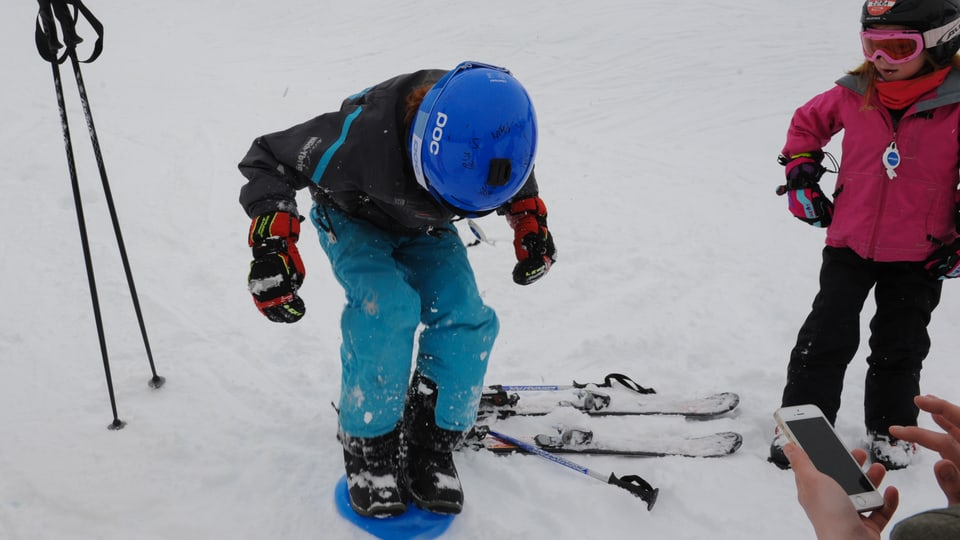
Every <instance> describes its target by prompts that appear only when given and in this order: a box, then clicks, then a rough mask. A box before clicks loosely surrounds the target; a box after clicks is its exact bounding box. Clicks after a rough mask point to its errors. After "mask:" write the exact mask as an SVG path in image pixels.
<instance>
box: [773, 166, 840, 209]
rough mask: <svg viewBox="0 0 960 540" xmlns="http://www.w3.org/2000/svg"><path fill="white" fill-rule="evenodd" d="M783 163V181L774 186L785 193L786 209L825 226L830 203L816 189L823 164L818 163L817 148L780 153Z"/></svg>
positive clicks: (819, 190) (820, 191)
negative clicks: (804, 151) (785, 178)
mask: <svg viewBox="0 0 960 540" xmlns="http://www.w3.org/2000/svg"><path fill="white" fill-rule="evenodd" d="M780 158H781V159H780V163H781V164H783V165H784V166H785V167H786V176H787V183H786V184H785V185H782V186H780V187H778V188H777V195H784V194H785V195H786V196H787V203H788V208H789V209H790V213H791V214H793V215H794V216H795V217H796V218H797V219H799V220H800V221H803V222H805V223H809V224H810V225H813V226H814V227H829V226H830V222H831V221H833V203H832V202H830V199H828V198H827V196H826V195H824V194H823V190H822V189H820V177H821V176H823V173H824V172H826V170H827V169H826V168H824V166H823V165H821V164H820V160H821V159H823V154H822V153H821V152H813V153H803V154H797V155H795V156H791V157H789V158H787V157H785V156H780Z"/></svg>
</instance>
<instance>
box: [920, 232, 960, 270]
mask: <svg viewBox="0 0 960 540" xmlns="http://www.w3.org/2000/svg"><path fill="white" fill-rule="evenodd" d="M923 267H924V268H926V269H927V272H929V273H930V275H931V276H933V277H935V278H937V279H949V278H955V277H960V238H957V239H956V240H954V241H953V242H951V243H949V244H946V245H944V246H941V247H940V248H938V249H937V250H936V251H934V252H933V253H931V254H930V256H929V257H927V260H925V261H923Z"/></svg>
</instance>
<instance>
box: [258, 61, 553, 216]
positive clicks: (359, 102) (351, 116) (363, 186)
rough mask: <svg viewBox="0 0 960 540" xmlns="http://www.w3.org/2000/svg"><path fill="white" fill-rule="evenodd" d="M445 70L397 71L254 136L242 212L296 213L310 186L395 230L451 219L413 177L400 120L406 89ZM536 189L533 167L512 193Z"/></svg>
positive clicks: (330, 201) (324, 198) (321, 198)
mask: <svg viewBox="0 0 960 540" xmlns="http://www.w3.org/2000/svg"><path fill="white" fill-rule="evenodd" d="M445 73H446V71H444V70H435V69H432V70H421V71H417V72H415V73H409V74H405V75H399V76H397V77H394V78H392V79H389V80H387V81H384V82H382V83H380V84H377V85H376V86H373V87H370V88H368V89H366V90H364V91H362V92H360V93H359V94H355V95H353V96H350V97H348V98H347V99H345V100H344V101H343V104H342V105H341V106H340V110H339V111H336V112H330V113H326V114H322V115H320V116H318V117H316V118H313V119H311V120H308V121H306V122H304V123H302V124H299V125H296V126H293V127H291V128H289V129H287V130H285V131H279V132H276V133H271V134H268V135H263V136H261V137H258V138H257V139H256V140H255V141H254V142H253V145H251V147H250V150H249V151H248V152H247V155H246V156H245V157H244V158H243V160H242V161H241V162H240V164H239V167H240V172H241V173H242V174H243V175H244V176H245V177H246V178H247V183H246V184H245V185H244V186H243V188H242V189H241V190H240V204H242V205H243V208H244V210H245V211H246V212H247V215H248V216H250V217H254V216H258V215H261V214H266V213H269V212H273V211H276V210H283V211H287V212H292V213H294V214H297V213H298V212H297V206H296V192H297V190H300V189H303V188H305V187H309V188H310V192H311V196H312V197H313V200H314V201H315V202H316V203H319V204H320V205H322V206H329V205H333V206H335V207H337V208H339V209H340V210H342V211H344V212H346V213H347V214H348V215H350V216H352V217H355V218H360V219H364V220H367V221H369V222H371V223H373V224H375V225H377V226H379V227H381V228H384V229H388V230H392V231H397V232H402V233H416V232H423V231H427V230H429V229H430V228H432V227H435V226H438V225H443V224H446V223H449V222H450V221H452V220H453V219H454V218H456V216H455V214H454V213H453V212H451V211H450V210H449V209H447V208H446V207H445V206H443V205H441V204H440V203H438V202H437V200H436V199H434V198H433V196H432V195H430V193H429V192H427V191H426V190H425V189H423V188H422V187H421V186H420V185H419V184H418V183H417V180H416V177H415V176H414V174H413V166H412V164H411V161H410V153H409V150H408V145H407V137H408V130H407V129H406V128H404V125H403V118H404V116H405V113H406V103H405V100H406V96H407V95H408V94H409V93H410V92H411V91H412V90H414V89H416V88H418V87H420V86H423V85H432V84H434V83H435V82H436V81H437V80H439V79H440V77H442V76H443V75H444V74H445ZM537 194H538V188H537V181H536V179H535V178H534V175H533V173H532V172H531V174H530V177H529V178H528V180H527V182H526V183H525V184H524V186H523V187H522V188H521V190H520V192H519V193H518V194H517V195H516V196H514V198H513V199H512V200H517V199H522V198H525V197H530V196H533V195H537Z"/></svg>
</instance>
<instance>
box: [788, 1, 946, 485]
mask: <svg viewBox="0 0 960 540" xmlns="http://www.w3.org/2000/svg"><path fill="white" fill-rule="evenodd" d="M860 22H861V24H862V30H863V31H862V32H861V39H862V43H863V53H864V56H865V57H866V61H865V62H864V63H863V64H862V65H861V66H860V67H859V68H857V69H855V70H854V71H852V72H850V73H849V74H848V75H847V76H845V77H843V78H841V79H840V80H839V81H837V85H836V86H834V87H833V88H831V89H830V90H827V91H826V92H824V93H822V94H820V95H818V96H816V97H814V98H813V99H812V100H810V101H809V102H807V103H806V104H805V105H803V106H802V107H800V108H799V109H797V111H796V113H795V114H794V116H793V119H792V121H791V123H790V127H789V129H788V131H787V142H786V145H785V146H784V149H783V152H782V155H781V156H780V159H781V163H782V164H784V165H785V166H786V177H787V182H786V184H785V185H784V186H781V187H780V189H779V190H778V192H779V193H781V194H786V195H787V198H788V200H789V209H790V211H791V212H792V213H793V214H794V215H795V216H796V217H797V218H799V219H801V220H803V221H805V222H807V223H809V224H811V225H814V226H818V227H824V228H826V230H827V238H826V247H825V248H824V250H823V264H822V266H821V269H820V291H819V293H818V294H817V296H816V298H815V299H814V301H813V308H812V310H811V312H810V315H809V316H808V317H807V319H806V321H805V322H804V324H803V326H802V327H801V328H800V332H799V335H798V337H797V343H796V346H795V347H794V348H793V350H792V351H791V354H790V363H789V365H788V367H787V382H786V386H785V388H784V390H783V398H782V405H783V406H789V405H800V404H805V403H813V404H815V405H817V406H819V407H820V408H821V409H822V410H823V412H824V413H825V414H826V416H827V418H829V419H830V421H831V422H834V421H835V420H836V415H837V411H838V409H839V408H840V394H841V391H842V389H843V376H844V372H845V371H846V367H847V365H848V364H849V363H850V361H851V360H852V359H853V356H854V355H855V354H856V351H857V347H858V345H859V343H860V333H859V331H860V312H861V310H862V309H863V304H864V301H865V300H866V297H867V294H868V293H869V292H870V290H871V289H873V291H874V297H875V300H876V306H877V311H876V314H875V315H874V317H873V319H872V320H871V322H870V332H871V335H870V341H869V343H870V355H869V356H868V357H867V363H868V365H869V367H868V370H867V377H866V385H865V395H864V417H865V418H864V422H865V424H866V428H867V434H868V437H869V441H870V443H869V444H870V452H871V456H872V458H873V459H874V460H875V461H879V462H881V463H883V464H884V465H885V466H886V467H887V468H888V469H894V468H903V467H906V466H907V465H909V464H910V461H911V459H912V457H913V455H914V454H915V452H916V447H915V446H914V445H912V444H911V443H908V442H905V441H898V440H896V439H894V438H892V437H890V434H889V432H888V428H889V427H890V426H891V425H916V424H917V415H918V410H917V408H916V406H915V405H914V403H913V398H914V396H916V395H918V394H919V393H920V369H921V365H922V363H923V360H924V358H925V357H926V356H927V353H928V352H929V350H930V338H929V335H928V333H927V324H928V323H929V322H930V315H931V313H932V312H933V310H934V308H935V307H936V306H937V304H938V302H939V301H940V289H941V285H942V279H944V278H952V277H957V276H960V240H958V234H957V227H958V223H957V215H958V213H957V201H958V191H957V188H958V183H960V173H958V170H960V61H958V57H957V56H956V54H957V51H958V49H960V0H868V1H867V2H866V3H865V4H864V6H863V11H862V15H861V19H860ZM840 130H844V136H843V145H842V152H843V154H842V162H843V163H842V165H841V166H840V167H839V171H838V177H837V183H836V189H835V190H834V193H833V202H831V201H830V199H829V198H828V197H826V196H825V195H824V193H823V191H822V190H821V189H820V186H819V184H818V181H819V180H820V177H821V176H822V175H823V173H824V172H825V171H826V168H825V167H823V166H822V165H821V163H820V162H821V160H822V158H823V157H824V153H823V151H822V148H823V147H824V146H825V145H826V144H827V143H828V142H829V141H830V139H831V138H832V137H833V136H834V135H836V134H837V133H839V132H840ZM785 442H786V441H785V440H784V438H783V436H782V435H781V434H780V433H777V434H776V436H775V438H774V441H773V444H772V445H771V447H770V460H771V461H773V462H774V463H776V464H777V465H780V466H782V467H787V466H789V465H788V463H787V460H786V458H785V457H784V455H783V451H782V446H783V444H784V443H785Z"/></svg>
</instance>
